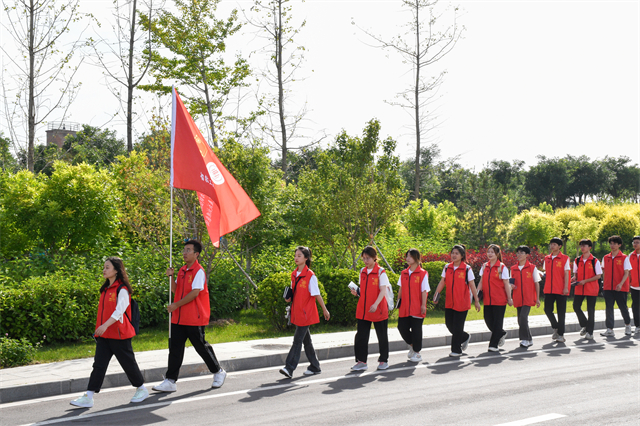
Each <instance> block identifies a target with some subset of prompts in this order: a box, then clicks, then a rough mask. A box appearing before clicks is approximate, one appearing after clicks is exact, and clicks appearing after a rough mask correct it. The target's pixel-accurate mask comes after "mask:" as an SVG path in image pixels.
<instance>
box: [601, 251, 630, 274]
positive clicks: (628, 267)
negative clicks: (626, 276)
mask: <svg viewBox="0 0 640 426" xmlns="http://www.w3.org/2000/svg"><path fill="white" fill-rule="evenodd" d="M621 253H622V252H621ZM615 258H616V256H612V257H611V260H613V259H615ZM602 264H603V265H604V257H603V258H602ZM632 269H633V268H632V267H631V262H630V261H629V256H627V257H625V258H624V270H625V271H630V270H632Z"/></svg>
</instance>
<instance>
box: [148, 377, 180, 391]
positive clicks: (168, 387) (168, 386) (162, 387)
mask: <svg viewBox="0 0 640 426" xmlns="http://www.w3.org/2000/svg"><path fill="white" fill-rule="evenodd" d="M151 389H153V390H154V391H158V392H175V391H177V390H178V386H176V384H175V383H171V382H170V381H169V379H164V380H163V381H162V383H160V384H159V385H155V386H154V387H152V388H151Z"/></svg>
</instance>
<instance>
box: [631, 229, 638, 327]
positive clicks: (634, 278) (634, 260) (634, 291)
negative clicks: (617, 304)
mask: <svg viewBox="0 0 640 426" xmlns="http://www.w3.org/2000/svg"><path fill="white" fill-rule="evenodd" d="M629 263H630V264H631V268H632V269H631V273H630V274H629V281H630V283H629V291H630V292H631V311H632V312H633V323H634V325H635V326H636V329H635V330H634V331H633V332H634V333H640V235H636V236H635V237H633V251H632V252H631V253H630V254H629Z"/></svg>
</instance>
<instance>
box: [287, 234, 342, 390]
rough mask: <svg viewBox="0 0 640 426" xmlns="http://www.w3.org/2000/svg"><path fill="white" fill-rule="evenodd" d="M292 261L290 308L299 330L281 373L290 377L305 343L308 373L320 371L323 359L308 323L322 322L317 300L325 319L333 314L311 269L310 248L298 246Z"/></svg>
mask: <svg viewBox="0 0 640 426" xmlns="http://www.w3.org/2000/svg"><path fill="white" fill-rule="evenodd" d="M293 261H294V263H295V264H296V269H294V270H293V272H292V273H291V290H292V291H293V302H292V304H291V311H290V312H291V324H294V325H295V326H296V332H295V334H294V335H293V345H291V350H290V351H289V355H287V361H286V363H285V366H284V367H283V368H281V369H280V373H281V374H283V375H284V376H286V377H287V378H289V379H290V378H291V376H292V375H293V371H294V370H295V369H296V367H297V366H298V362H299V361H300V351H301V350H302V345H304V353H305V355H307V359H308V360H309V364H310V365H309V368H307V371H305V372H304V374H305V376H313V375H314V374H320V372H321V370H320V362H318V358H317V357H316V351H315V349H313V343H312V342H311V333H309V326H310V325H312V324H317V323H319V322H320V318H319V316H318V308H316V302H318V303H319V304H320V307H322V313H323V315H324V319H325V320H327V321H329V317H330V315H329V311H327V308H326V306H324V300H322V295H321V294H320V288H319V286H318V278H316V275H315V274H314V273H313V271H312V270H311V269H309V266H311V249H310V248H309V247H303V246H298V248H296V252H295V256H294V258H293ZM286 302H291V299H286Z"/></svg>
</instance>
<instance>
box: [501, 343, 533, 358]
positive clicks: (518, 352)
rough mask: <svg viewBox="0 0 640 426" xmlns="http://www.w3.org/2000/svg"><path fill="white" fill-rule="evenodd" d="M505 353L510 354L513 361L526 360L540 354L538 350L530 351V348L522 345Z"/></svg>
mask: <svg viewBox="0 0 640 426" xmlns="http://www.w3.org/2000/svg"><path fill="white" fill-rule="evenodd" d="M505 355H508V356H509V359H510V360H512V361H524V360H526V359H531V358H535V357H537V356H538V353H537V352H529V348H523V347H522V346H520V347H518V348H516V349H513V350H511V351H509V352H507V353H506V354H505Z"/></svg>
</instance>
